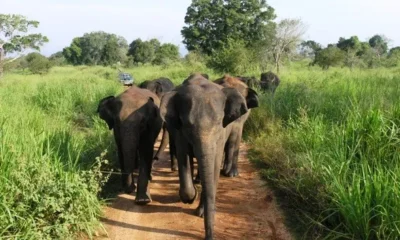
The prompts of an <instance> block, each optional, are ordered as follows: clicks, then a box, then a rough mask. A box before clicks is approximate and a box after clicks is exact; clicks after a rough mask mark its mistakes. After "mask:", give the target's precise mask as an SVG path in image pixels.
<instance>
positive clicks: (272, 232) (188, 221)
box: [97, 144, 293, 240]
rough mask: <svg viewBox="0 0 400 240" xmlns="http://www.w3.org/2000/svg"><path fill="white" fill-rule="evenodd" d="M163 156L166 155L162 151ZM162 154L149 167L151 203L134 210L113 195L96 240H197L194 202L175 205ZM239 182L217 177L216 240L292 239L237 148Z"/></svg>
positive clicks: (128, 198) (199, 230)
mask: <svg viewBox="0 0 400 240" xmlns="http://www.w3.org/2000/svg"><path fill="white" fill-rule="evenodd" d="M167 150H168V149H167ZM169 166H170V163H169V154H168V152H167V151H166V152H165V153H164V154H163V158H161V159H160V160H159V161H158V162H156V163H155V164H154V168H153V181H152V182H151V183H150V193H151V196H152V200H153V202H151V203H150V204H149V205H147V206H138V205H135V204H134V196H133V195H127V194H120V195H118V197H117V199H116V200H115V201H114V202H113V204H112V205H110V206H108V207H106V209H105V217H104V218H102V222H103V225H104V226H105V229H106V230H107V233H102V234H101V236H99V237H98V238H97V239H113V240H114V239H115V240H117V239H134V240H136V239H137V240H147V239H148V240H153V239H154V240H158V239H160V240H166V239H203V238H204V237H203V235H204V226H203V224H204V223H203V219H202V218H199V217H196V216H195V215H194V210H195V208H196V207H197V206H198V201H199V200H198V199H197V200H196V201H195V202H194V204H192V205H187V204H183V203H181V202H180V200H179V195H178V189H179V182H178V173H177V172H171V170H170V168H169ZM239 171H240V176H239V177H237V178H225V177H221V178H220V181H219V186H218V193H217V213H216V220H215V232H216V239H221V240H225V239H226V240H228V239H229V240H232V239H246V240H248V239H271V240H278V239H279V240H288V239H293V238H292V237H291V235H290V234H289V232H288V230H287V229H286V227H285V226H284V223H283V215H282V214H281V213H280V211H279V210H278V207H277V205H276V202H275V198H274V197H273V193H272V192H271V191H270V190H269V189H267V188H266V187H265V186H263V183H262V181H261V180H260V179H259V178H258V176H257V173H256V171H255V170H254V168H253V167H252V166H251V165H250V163H249V161H248V159H247V148H246V146H245V145H244V144H243V145H242V146H241V154H240V159H239Z"/></svg>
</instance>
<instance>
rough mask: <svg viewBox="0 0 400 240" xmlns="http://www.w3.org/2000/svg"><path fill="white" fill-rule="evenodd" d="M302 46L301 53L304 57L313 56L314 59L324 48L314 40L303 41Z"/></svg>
mask: <svg viewBox="0 0 400 240" xmlns="http://www.w3.org/2000/svg"><path fill="white" fill-rule="evenodd" d="M300 47H301V50H300V52H301V54H302V55H303V56H304V57H308V58H312V59H314V57H315V55H316V53H317V52H318V51H320V50H321V49H322V46H321V44H319V43H317V42H315V41H313V40H308V41H303V42H302V43H301V44H300Z"/></svg>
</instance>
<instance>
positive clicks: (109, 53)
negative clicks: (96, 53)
mask: <svg viewBox="0 0 400 240" xmlns="http://www.w3.org/2000/svg"><path fill="white" fill-rule="evenodd" d="M118 49H119V45H118V42H117V40H116V39H110V40H109V41H108V42H107V43H106V45H104V48H103V53H102V54H101V62H102V64H103V65H105V66H107V65H112V64H115V63H117V62H118V61H119V60H120V54H119V50H118Z"/></svg>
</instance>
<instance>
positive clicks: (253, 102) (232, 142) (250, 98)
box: [214, 75, 259, 177]
mask: <svg viewBox="0 0 400 240" xmlns="http://www.w3.org/2000/svg"><path fill="white" fill-rule="evenodd" d="M214 83H216V84H219V85H221V86H223V87H231V88H235V89H236V90H238V92H240V94H241V95H242V96H243V97H244V98H245V99H246V106H247V108H248V109H249V110H248V111H247V113H246V114H244V115H243V116H241V117H240V118H239V119H237V120H235V121H234V122H233V123H231V128H230V132H229V133H228V138H227V141H226V143H225V147H224V151H225V156H224V157H225V159H224V164H223V169H222V175H224V176H226V177H236V176H238V175H239V171H238V158H239V148H240V143H241V141H242V134H243V127H244V124H245V122H246V120H247V118H248V117H249V115H250V112H251V109H252V108H256V107H258V105H259V101H258V95H257V93H256V91H254V90H253V89H252V88H249V87H248V86H247V85H246V84H245V83H244V82H242V81H241V80H240V79H239V78H235V77H231V76H229V75H225V76H223V77H222V78H219V79H217V80H215V81H214Z"/></svg>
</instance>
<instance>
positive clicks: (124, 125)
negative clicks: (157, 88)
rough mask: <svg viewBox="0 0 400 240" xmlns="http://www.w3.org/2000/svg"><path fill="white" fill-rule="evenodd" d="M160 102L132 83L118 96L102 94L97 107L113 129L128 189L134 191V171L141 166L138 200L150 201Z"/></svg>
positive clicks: (124, 184) (159, 120)
mask: <svg viewBox="0 0 400 240" xmlns="http://www.w3.org/2000/svg"><path fill="white" fill-rule="evenodd" d="M159 106H160V100H159V98H158V97H157V96H156V95H155V94H154V93H152V92H150V91H149V90H147V89H140V88H138V87H135V86H133V87H130V88H129V89H127V90H126V91H125V92H123V93H122V94H120V95H119V96H117V97H114V96H109V97H106V98H103V99H102V100H100V103H99V105H98V109H97V112H98V113H99V116H100V118H101V119H103V120H104V121H105V122H106V123H107V124H108V127H109V129H110V130H111V129H113V130H114V138H115V142H116V144H117V148H118V158H119V163H120V167H121V172H122V186H123V187H124V189H125V192H126V193H132V192H134V191H135V188H136V187H135V183H134V180H133V171H134V169H137V168H139V177H138V190H137V192H136V199H135V202H136V203H137V204H147V203H149V202H151V197H150V193H149V192H148V191H147V189H148V182H149V178H150V175H151V163H152V159H153V146H154V142H155V141H156V138H157V136H158V134H159V133H160V130H161V124H162V119H161V117H160V110H159Z"/></svg>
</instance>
